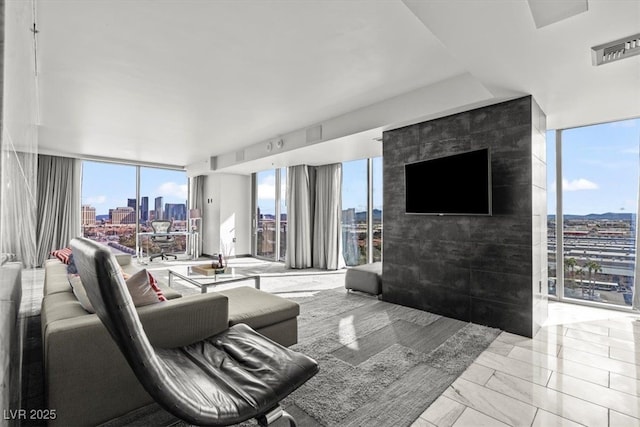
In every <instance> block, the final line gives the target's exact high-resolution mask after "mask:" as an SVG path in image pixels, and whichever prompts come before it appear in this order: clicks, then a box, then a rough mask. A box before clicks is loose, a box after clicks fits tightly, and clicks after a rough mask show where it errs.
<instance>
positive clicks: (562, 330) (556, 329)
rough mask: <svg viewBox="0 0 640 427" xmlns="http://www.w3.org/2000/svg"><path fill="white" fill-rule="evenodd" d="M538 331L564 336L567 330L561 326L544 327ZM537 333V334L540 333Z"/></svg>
mask: <svg viewBox="0 0 640 427" xmlns="http://www.w3.org/2000/svg"><path fill="white" fill-rule="evenodd" d="M540 331H542V332H546V333H548V334H554V335H566V333H567V328H565V327H564V326H562V325H546V326H543V327H541V328H540ZM540 331H539V332H540Z"/></svg>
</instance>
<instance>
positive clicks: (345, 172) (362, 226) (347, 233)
mask: <svg viewBox="0 0 640 427" xmlns="http://www.w3.org/2000/svg"><path fill="white" fill-rule="evenodd" d="M342 252H343V256H344V260H345V263H346V265H348V266H354V265H360V264H366V263H369V262H373V261H381V260H382V157H376V158H371V159H361V160H354V161H351V162H344V163H343V164H342Z"/></svg>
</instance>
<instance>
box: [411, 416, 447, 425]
mask: <svg viewBox="0 0 640 427" xmlns="http://www.w3.org/2000/svg"><path fill="white" fill-rule="evenodd" d="M411 427H440V426H436V425H435V424H431V423H430V422H429V421H427V420H425V419H424V418H418V419H417V420H415V421H414V422H413V424H411Z"/></svg>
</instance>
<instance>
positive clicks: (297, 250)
mask: <svg viewBox="0 0 640 427" xmlns="http://www.w3.org/2000/svg"><path fill="white" fill-rule="evenodd" d="M312 195H313V179H312V170H311V169H310V168H309V167H308V166H307V165H298V166H292V167H290V168H289V169H288V171H287V209H288V214H287V222H288V231H287V253H286V257H285V266H286V267H287V268H310V267H311V266H312V265H313V259H312V252H311V239H312V237H313V204H314V203H313V202H314V200H313V196H312Z"/></svg>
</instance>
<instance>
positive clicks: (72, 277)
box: [67, 274, 96, 313]
mask: <svg viewBox="0 0 640 427" xmlns="http://www.w3.org/2000/svg"><path fill="white" fill-rule="evenodd" d="M67 278H68V279H69V284H70V285H71V289H73V294H74V295H75V296H76V298H77V299H78V302H80V305H81V306H82V308H84V309H85V310H86V311H88V312H89V313H95V312H96V310H95V309H94V308H93V306H92V305H91V301H89V297H88V296H87V291H86V290H85V289H84V286H82V281H81V280H80V275H78V274H68V275H67Z"/></svg>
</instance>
